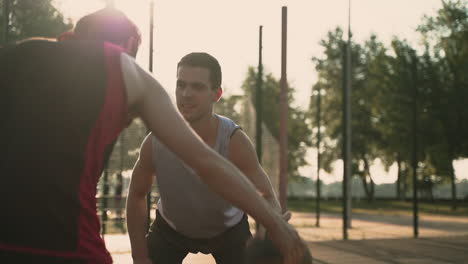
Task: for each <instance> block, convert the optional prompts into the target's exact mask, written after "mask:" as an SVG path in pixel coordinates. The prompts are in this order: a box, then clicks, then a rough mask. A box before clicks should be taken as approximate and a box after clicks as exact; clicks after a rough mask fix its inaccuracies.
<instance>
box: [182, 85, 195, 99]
mask: <svg viewBox="0 0 468 264" xmlns="http://www.w3.org/2000/svg"><path fill="white" fill-rule="evenodd" d="M192 95H193V91H192V88H190V87H187V88H185V89H184V90H183V91H182V96H184V97H190V96H192Z"/></svg>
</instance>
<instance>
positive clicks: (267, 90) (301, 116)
mask: <svg viewBox="0 0 468 264" xmlns="http://www.w3.org/2000/svg"><path fill="white" fill-rule="evenodd" d="M256 81H257V72H256V70H255V69H254V68H253V67H249V69H248V72H247V76H246V78H245V80H244V82H243V84H242V89H243V90H244V92H245V94H246V96H247V97H248V98H249V99H250V100H251V102H252V104H254V105H255V86H256ZM293 92H294V88H293V87H290V86H289V93H288V96H289V98H288V102H289V121H288V173H289V175H290V176H292V177H294V176H299V174H298V171H297V170H298V168H299V167H301V166H304V165H307V161H306V160H305V154H306V152H307V148H308V147H310V146H311V144H312V143H311V140H310V128H309V126H308V123H307V118H306V113H305V112H304V111H302V110H301V109H299V108H297V107H292V106H291V104H292V103H293V101H294V98H293V96H292V94H293ZM279 94H280V83H279V81H278V80H277V79H276V78H275V77H274V76H273V75H272V74H271V73H267V74H266V75H265V76H264V80H263V98H262V102H263V109H262V110H263V113H262V115H263V118H264V123H265V125H266V127H267V128H268V130H269V131H270V132H271V134H272V135H273V136H274V138H276V140H279V107H278V106H279Z"/></svg>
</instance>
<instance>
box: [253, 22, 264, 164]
mask: <svg viewBox="0 0 468 264" xmlns="http://www.w3.org/2000/svg"><path fill="white" fill-rule="evenodd" d="M262 33H263V26H260V27H259V29H258V34H259V35H258V70H257V84H256V88H255V109H256V113H257V116H256V118H255V125H256V129H255V131H256V132H255V133H256V134H255V147H256V149H257V157H258V162H260V163H261V162H262V123H263V116H262V114H263V104H262V100H263V92H262V90H263V88H262V86H263V64H262Z"/></svg>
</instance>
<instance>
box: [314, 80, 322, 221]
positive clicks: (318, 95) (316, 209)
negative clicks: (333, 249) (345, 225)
mask: <svg viewBox="0 0 468 264" xmlns="http://www.w3.org/2000/svg"><path fill="white" fill-rule="evenodd" d="M321 92H322V91H321V89H320V85H318V86H317V182H316V193H317V195H316V196H317V198H316V199H317V201H316V206H315V211H316V213H315V216H316V222H315V225H316V226H317V227H319V226H320V142H321V140H322V139H321V131H320V126H321V124H320V121H321V120H320V116H321V115H320V104H321V102H320V101H321Z"/></svg>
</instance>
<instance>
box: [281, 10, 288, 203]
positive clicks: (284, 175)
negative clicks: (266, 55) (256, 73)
mask: <svg viewBox="0 0 468 264" xmlns="http://www.w3.org/2000/svg"><path fill="white" fill-rule="evenodd" d="M281 21H282V23H281V80H280V86H281V87H280V111H279V112H280V131H279V138H280V139H279V143H280V144H279V145H280V158H279V162H280V164H279V165H280V166H279V167H280V179H279V182H280V183H279V185H280V186H279V198H280V204H281V208H282V209H283V211H286V210H287V195H288V81H287V77H286V61H287V56H286V55H287V54H286V50H287V48H286V44H287V21H288V8H287V7H286V6H283V7H282V9H281Z"/></svg>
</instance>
